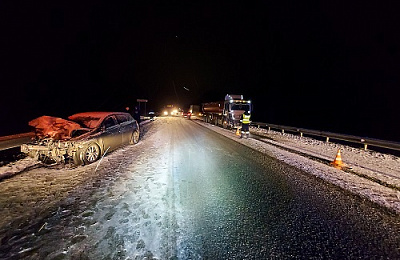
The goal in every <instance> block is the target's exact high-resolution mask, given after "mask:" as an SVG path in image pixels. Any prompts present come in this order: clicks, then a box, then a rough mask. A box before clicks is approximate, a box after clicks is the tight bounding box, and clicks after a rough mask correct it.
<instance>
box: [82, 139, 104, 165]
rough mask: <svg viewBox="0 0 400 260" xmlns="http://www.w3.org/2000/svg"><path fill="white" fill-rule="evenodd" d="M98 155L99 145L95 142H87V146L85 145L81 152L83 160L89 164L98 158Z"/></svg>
mask: <svg viewBox="0 0 400 260" xmlns="http://www.w3.org/2000/svg"><path fill="white" fill-rule="evenodd" d="M99 157H100V147H99V146H98V145H97V144H95V143H92V144H89V145H88V147H86V149H85V152H84V154H83V161H84V162H85V164H89V163H92V162H95V161H97V160H98V159H99Z"/></svg>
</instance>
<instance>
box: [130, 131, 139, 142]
mask: <svg viewBox="0 0 400 260" xmlns="http://www.w3.org/2000/svg"><path fill="white" fill-rule="evenodd" d="M139 138H140V133H139V130H137V129H136V130H135V131H133V133H132V135H131V139H130V140H129V143H130V144H137V143H138V142H139Z"/></svg>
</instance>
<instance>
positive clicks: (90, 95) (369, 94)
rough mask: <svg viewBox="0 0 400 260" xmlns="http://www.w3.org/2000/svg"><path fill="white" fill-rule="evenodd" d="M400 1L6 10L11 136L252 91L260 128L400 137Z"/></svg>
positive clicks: (7, 130)
mask: <svg viewBox="0 0 400 260" xmlns="http://www.w3.org/2000/svg"><path fill="white" fill-rule="evenodd" d="M399 7H400V6H399V3H397V2H393V3H384V4H383V3H381V4H380V3H372V2H371V3H368V2H365V1H357V2H352V3H349V2H347V1H346V2H345V1H342V2H337V1H336V2H335V3H318V4H317V3H314V2H313V3H311V2H309V3H300V2H297V1H286V2H279V3H274V2H272V3H267V2H262V1H259V2H256V3H252V4H250V3H241V4H239V3H232V2H223V3H214V4H212V5H207V4H204V3H196V2H190V3H185V2H182V3H181V2H179V1H175V2H173V3H168V4H167V3H165V2H163V1H151V2H148V3H144V2H143V3H135V2H128V1H123V2H119V3H117V4H115V3H107V2H104V3H102V2H98V1H96V2H94V1H93V2H91V1H88V2H85V3H79V4H71V3H68V4H62V3H55V2H48V3H46V4H43V3H42V4H41V5H38V4H37V3H30V2H28V1H27V2H26V3H25V4H24V5H17V4H16V3H4V2H3V3H1V4H0V10H1V11H0V12H1V15H0V21H1V23H0V24H1V26H2V39H1V41H0V46H1V50H0V55H1V59H0V68H1V70H0V84H1V92H2V102H1V113H0V119H1V122H2V127H1V128H0V135H8V134H15V133H19V132H22V131H26V130H28V129H29V128H28V121H30V120H32V119H34V118H36V117H39V116H42V115H49V116H57V117H64V118H65V117H67V116H68V115H71V114H74V113H77V112H82V111H106V110H108V111H110V110H119V111H123V110H124V109H125V107H126V106H129V107H133V106H135V105H136V99H148V100H149V102H148V103H147V104H146V108H147V110H149V109H153V110H160V109H161V107H163V106H165V105H167V104H171V103H175V104H181V105H182V106H183V107H186V108H187V107H188V106H189V105H190V104H200V103H203V102H210V101H218V100H222V99H223V98H224V96H225V95H226V94H243V95H244V97H245V98H246V99H251V100H252V101H253V104H254V112H253V115H252V120H253V121H261V122H267V123H273V124H282V125H288V126H296V127H303V128H310V129H315V130H325V131H332V132H338V133H344V134H353V135H360V136H365V137H370V138H378V139H386V140H393V141H400V136H399V134H398V133H399V132H400V123H399V112H400V109H399V105H398V104H397V103H398V97H399V93H400V91H399V83H400V75H399V71H400V56H399V47H400V31H399V30H398V28H400V26H399V25H400V18H399V16H398V14H397V10H399Z"/></svg>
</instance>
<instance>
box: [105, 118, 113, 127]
mask: <svg viewBox="0 0 400 260" xmlns="http://www.w3.org/2000/svg"><path fill="white" fill-rule="evenodd" d="M103 125H104V127H105V128H106V129H107V128H110V127H112V126H115V121H114V119H113V118H112V117H108V118H106V119H105V120H104V122H103Z"/></svg>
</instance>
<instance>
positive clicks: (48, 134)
mask: <svg viewBox="0 0 400 260" xmlns="http://www.w3.org/2000/svg"><path fill="white" fill-rule="evenodd" d="M29 125H30V126H32V127H34V128H35V134H36V137H37V138H39V139H43V138H51V139H54V140H68V139H70V138H71V133H72V131H74V130H77V129H80V128H82V127H81V125H79V124H78V123H76V122H73V121H70V120H65V119H62V118H59V117H52V116H41V117H38V118H35V119H33V120H31V121H29Z"/></svg>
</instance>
